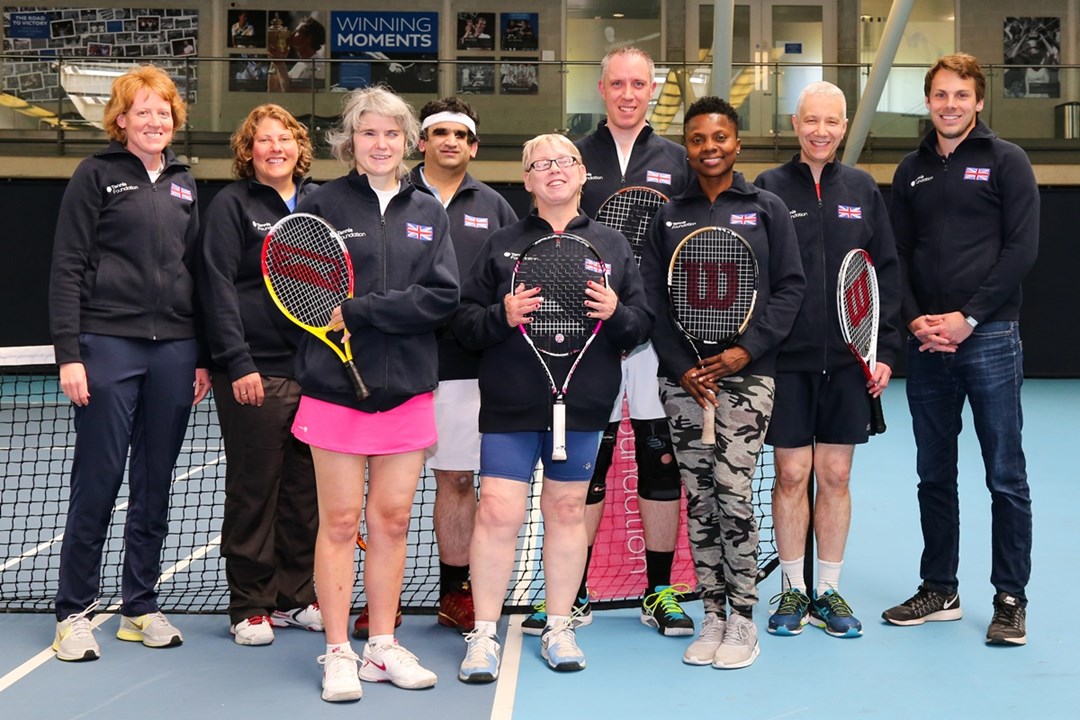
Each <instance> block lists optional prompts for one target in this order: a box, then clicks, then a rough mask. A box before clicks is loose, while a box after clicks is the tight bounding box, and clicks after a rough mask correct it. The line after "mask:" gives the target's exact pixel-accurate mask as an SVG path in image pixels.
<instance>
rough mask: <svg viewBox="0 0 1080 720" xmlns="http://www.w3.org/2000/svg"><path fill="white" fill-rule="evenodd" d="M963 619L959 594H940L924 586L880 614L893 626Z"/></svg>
mask: <svg viewBox="0 0 1080 720" xmlns="http://www.w3.org/2000/svg"><path fill="white" fill-rule="evenodd" d="M962 617H964V612H963V610H961V609H960V593H940V592H938V591H936V590H930V589H928V588H927V587H926V586H924V585H920V586H919V590H918V592H916V593H915V594H914V595H913V596H912V597H909V598H908V599H907V600H905V601H904V602H902V603H900V604H899V605H897V606H896V607H892V608H889V609H888V610H886V611H885V612H883V613H881V618H882V619H883V620H885V621H886V622H890V623H892V624H893V625H922V624H923V623H924V622H936V621H942V620H959V619H960V618H962Z"/></svg>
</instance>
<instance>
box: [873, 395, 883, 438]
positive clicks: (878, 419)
mask: <svg viewBox="0 0 1080 720" xmlns="http://www.w3.org/2000/svg"><path fill="white" fill-rule="evenodd" d="M883 432H885V412H884V411H883V410H882V409H881V396H880V395H879V396H877V397H874V396H873V395H871V396H870V434H871V435H881V434H882V433H883Z"/></svg>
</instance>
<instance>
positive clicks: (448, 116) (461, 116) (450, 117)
mask: <svg viewBox="0 0 1080 720" xmlns="http://www.w3.org/2000/svg"><path fill="white" fill-rule="evenodd" d="M441 122H455V123H459V124H461V125H464V126H465V127H467V128H469V130H470V131H471V132H472V134H473V135H475V134H476V123H474V122H473V119H472V118H471V117H469V116H468V115H466V114H465V113H459V112H437V113H435V114H434V115H428V116H427V117H426V118H424V122H423V124H421V125H420V130H421V131H424V130H427V129H428V128H429V127H431V126H432V125H434V124H435V123H441Z"/></svg>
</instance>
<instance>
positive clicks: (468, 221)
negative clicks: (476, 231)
mask: <svg viewBox="0 0 1080 720" xmlns="http://www.w3.org/2000/svg"><path fill="white" fill-rule="evenodd" d="M465 227H468V228H480V229H481V230H487V229H488V219H487V218H486V217H473V216H472V215H466V216H465Z"/></svg>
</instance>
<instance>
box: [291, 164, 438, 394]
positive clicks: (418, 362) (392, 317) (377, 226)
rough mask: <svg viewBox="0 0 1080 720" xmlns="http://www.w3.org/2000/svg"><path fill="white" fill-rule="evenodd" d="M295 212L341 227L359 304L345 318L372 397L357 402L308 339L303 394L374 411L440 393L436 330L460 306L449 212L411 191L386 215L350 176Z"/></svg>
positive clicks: (324, 351)
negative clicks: (426, 394) (308, 214)
mask: <svg viewBox="0 0 1080 720" xmlns="http://www.w3.org/2000/svg"><path fill="white" fill-rule="evenodd" d="M297 210H298V211H299V212H308V213H311V214H313V215H318V216H319V217H322V218H324V219H325V220H326V221H327V222H329V223H330V224H331V225H333V226H334V227H335V228H337V230H338V232H339V233H340V234H341V237H342V239H343V240H344V241H345V246H346V248H347V249H348V251H349V256H350V258H351V259H352V265H353V273H354V276H355V280H354V297H353V299H351V300H346V301H345V303H343V305H342V315H343V317H344V319H345V327H346V328H348V330H349V332H350V333H351V336H352V337H351V339H350V342H351V345H352V348H353V355H354V359H355V362H356V367H357V369H358V370H359V371H360V375H361V377H363V378H364V382H365V383H366V384H367V386H368V388H370V390H371V397H369V398H368V399H367V400H364V401H359V400H357V399H356V395H355V393H354V391H353V386H352V383H351V382H350V381H349V378H348V376H347V374H346V371H345V368H344V366H343V365H342V363H341V360H340V359H338V357H337V355H335V354H334V353H333V352H332V351H331V350H330V349H329V348H328V347H326V345H324V344H323V343H322V341H320V340H317V339H316V338H314V337H311V336H306V337H305V338H304V341H303V342H302V343H301V345H300V351H299V352H298V353H297V364H296V368H297V372H296V379H297V381H298V382H299V383H300V387H301V388H302V389H303V393H304V394H305V395H308V396H310V397H313V398H316V399H318V400H324V401H326V402H331V403H335V404H337V405H344V406H347V407H351V408H355V409H357V410H362V411H363V412H377V411H385V410H391V409H393V408H395V407H397V406H398V405H401V404H402V403H404V402H405V401H407V400H409V399H410V398H412V397H415V396H416V395H420V394H422V393H425V392H430V391H432V390H434V389H435V386H436V385H437V384H438V354H437V352H436V345H435V330H436V328H438V327H439V326H440V325H442V324H443V323H445V322H446V321H447V319H449V318H450V316H451V315H453V314H454V311H455V310H456V309H457V305H458V273H457V260H456V259H455V257H454V248H453V245H452V244H451V242H450V232H449V227H448V225H449V222H448V220H447V217H446V211H445V210H443V206H442V204H441V203H440V202H439V201H438V200H436V199H435V198H433V197H432V196H431V195H429V194H427V193H425V192H422V191H420V190H418V189H417V188H416V186H414V185H413V184H412V183H409V182H404V183H402V186H401V190H400V192H398V194H397V195H395V196H394V197H393V198H392V199H391V200H390V203H389V205H387V207H386V213H385V214H383V213H381V212H380V210H379V198H378V196H376V195H375V191H374V190H372V189H371V186H370V185H369V184H368V178H367V176H366V175H361V174H359V173H357V172H356V171H355V170H353V171H352V172H350V173H349V174H348V175H346V176H345V177H341V178H338V179H336V180H332V181H331V182H328V183H326V184H325V185H323V186H321V187H320V188H319V191H318V192H316V193H313V194H312V195H309V196H308V197H307V198H305V199H304V201H303V202H302V203H300V206H299V207H298V208H297ZM332 337H333V336H332Z"/></svg>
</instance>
